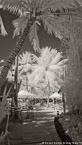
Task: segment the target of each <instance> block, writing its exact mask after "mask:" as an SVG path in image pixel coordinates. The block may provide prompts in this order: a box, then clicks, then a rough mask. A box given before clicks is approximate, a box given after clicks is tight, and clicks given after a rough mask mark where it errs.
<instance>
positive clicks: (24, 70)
mask: <svg viewBox="0 0 82 145" xmlns="http://www.w3.org/2000/svg"><path fill="white" fill-rule="evenodd" d="M36 59H37V56H35V55H34V54H32V53H31V52H28V51H26V52H24V53H22V55H19V57H18V61H19V66H18V69H19V77H21V78H22V83H23V82H24V83H25V80H26V84H25V86H26V89H27V90H28V76H29V73H31V72H32V65H33V63H35V62H36Z"/></svg>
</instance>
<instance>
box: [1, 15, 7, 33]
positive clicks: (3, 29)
mask: <svg viewBox="0 0 82 145" xmlns="http://www.w3.org/2000/svg"><path fill="white" fill-rule="evenodd" d="M0 30H1V35H3V36H6V35H7V32H6V30H5V27H4V24H3V21H2V18H1V16H0Z"/></svg>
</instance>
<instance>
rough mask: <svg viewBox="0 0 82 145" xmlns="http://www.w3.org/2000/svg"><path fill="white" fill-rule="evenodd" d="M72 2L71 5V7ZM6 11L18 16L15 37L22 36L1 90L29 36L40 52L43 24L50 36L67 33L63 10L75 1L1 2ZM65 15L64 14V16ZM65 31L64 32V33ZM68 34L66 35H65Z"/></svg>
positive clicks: (33, 0)
mask: <svg viewBox="0 0 82 145" xmlns="http://www.w3.org/2000/svg"><path fill="white" fill-rule="evenodd" d="M70 2H71V5H70ZM1 4H2V5H3V8H4V9H8V10H9V11H10V12H13V13H14V14H15V13H16V14H18V16H19V17H18V19H16V20H14V21H13V24H14V27H15V31H14V34H13V35H14V36H15V35H20V36H19V38H18V42H17V44H16V48H15V49H13V51H12V53H11V54H10V56H9V58H8V60H7V61H6V63H5V66H4V68H3V70H2V73H1V76H0V88H1V86H2V84H3V82H4V80H5V78H6V76H7V73H8V71H9V69H10V66H11V65H12V64H13V61H14V60H15V57H16V55H18V53H19V52H20V50H21V48H22V46H23V44H24V41H25V39H26V37H27V34H29V40H30V41H31V43H32V44H33V47H34V50H38V51H40V47H39V39H38V35H37V33H38V29H39V27H40V25H42V24H43V26H44V29H45V30H47V32H48V34H55V36H57V37H59V38H61V34H62V35H63V33H64V32H67V31H66V25H65V29H64V24H63V22H64V20H65V13H64V12H63V9H65V10H67V9H68V8H71V7H72V4H73V0H71V1H70V0H67V1H65V0H61V1H60V0H52V1H50V0H39V1H38V0H21V1H19V0H14V2H13V0H1ZM57 11H59V12H58V13H57ZM62 13H63V14H62ZM62 30H63V31H62ZM65 34H66V33H65Z"/></svg>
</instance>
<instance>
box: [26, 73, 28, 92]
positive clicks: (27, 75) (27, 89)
mask: <svg viewBox="0 0 82 145" xmlns="http://www.w3.org/2000/svg"><path fill="white" fill-rule="evenodd" d="M26 90H27V91H28V73H26Z"/></svg>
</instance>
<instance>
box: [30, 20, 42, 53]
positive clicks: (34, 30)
mask: <svg viewBox="0 0 82 145" xmlns="http://www.w3.org/2000/svg"><path fill="white" fill-rule="evenodd" d="M37 31H38V25H37V22H34V24H33V25H32V26H31V29H30V32H29V40H30V42H31V44H32V45H33V47H34V50H35V51H40V47H39V39H38V34H37Z"/></svg>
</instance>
